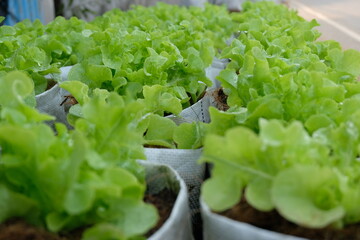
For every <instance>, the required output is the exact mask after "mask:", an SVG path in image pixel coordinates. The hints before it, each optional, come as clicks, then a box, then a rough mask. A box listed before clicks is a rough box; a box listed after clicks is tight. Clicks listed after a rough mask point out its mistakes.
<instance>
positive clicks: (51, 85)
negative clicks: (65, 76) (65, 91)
mask: <svg viewBox="0 0 360 240" xmlns="http://www.w3.org/2000/svg"><path fill="white" fill-rule="evenodd" d="M55 85H56V81H54V80H49V81H48V82H47V86H46V90H49V89H51V88H52V87H53V86H55Z"/></svg>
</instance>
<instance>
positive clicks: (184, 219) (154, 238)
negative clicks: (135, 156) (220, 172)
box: [139, 160, 193, 240]
mask: <svg viewBox="0 0 360 240" xmlns="http://www.w3.org/2000/svg"><path fill="white" fill-rule="evenodd" d="M139 162H140V163H141V164H142V165H143V166H144V167H145V169H146V182H147V187H148V189H147V194H156V193H159V192H160V191H162V190H164V189H168V190H170V191H173V192H174V193H177V198H176V200H175V204H174V206H173V209H172V211H171V214H170V216H169V218H168V219H167V220H166V221H165V222H164V224H163V225H162V226H161V227H160V228H159V229H158V230H157V231H156V232H155V233H153V234H152V235H151V236H150V237H149V238H148V239H149V240H164V239H172V240H193V237H192V229H191V221H190V213H189V206H188V194H187V189H186V185H185V183H184V181H183V180H182V179H181V177H180V176H179V174H178V173H176V171H175V170H173V169H172V168H171V167H169V166H166V165H160V164H156V163H151V162H148V161H143V160H139Z"/></svg>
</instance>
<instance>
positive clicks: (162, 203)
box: [144, 189, 177, 237]
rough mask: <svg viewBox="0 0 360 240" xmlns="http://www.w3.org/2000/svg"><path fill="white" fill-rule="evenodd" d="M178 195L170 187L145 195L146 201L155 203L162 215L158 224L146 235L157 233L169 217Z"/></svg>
mask: <svg viewBox="0 0 360 240" xmlns="http://www.w3.org/2000/svg"><path fill="white" fill-rule="evenodd" d="M176 197H177V194H175V193H174V192H172V191H170V190H168V189H163V190H162V191H160V192H159V193H157V194H146V195H145V198H144V201H145V202H146V203H150V204H153V205H154V206H155V207H156V208H157V210H158V213H159V217H160V218H159V221H158V223H157V224H156V226H155V227H154V228H153V229H151V230H150V231H149V232H148V233H147V234H146V235H145V236H146V237H150V236H151V235H152V234H153V233H155V232H156V231H157V230H158V229H159V228H160V227H161V226H162V225H163V224H164V223H165V221H166V220H167V219H168V218H169V216H170V214H171V211H172V209H173V207H174V205H175V201H176Z"/></svg>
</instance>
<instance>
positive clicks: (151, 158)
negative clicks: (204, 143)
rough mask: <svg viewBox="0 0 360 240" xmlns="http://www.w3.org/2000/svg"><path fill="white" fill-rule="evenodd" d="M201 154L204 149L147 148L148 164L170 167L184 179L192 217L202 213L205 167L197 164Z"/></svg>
mask: <svg viewBox="0 0 360 240" xmlns="http://www.w3.org/2000/svg"><path fill="white" fill-rule="evenodd" d="M201 153H202V149H166V148H145V156H146V159H147V161H148V162H152V163H158V164H164V165H167V166H170V167H172V168H173V169H174V170H175V171H176V172H177V173H178V174H179V175H180V177H181V178H182V179H184V181H185V183H186V186H187V188H188V190H189V203H190V209H191V215H192V216H195V215H196V214H198V213H199V212H200V205H199V197H200V188H201V184H202V182H203V181H204V176H205V165H204V164H201V165H200V164H198V163H197V160H198V159H199V158H200V155H201Z"/></svg>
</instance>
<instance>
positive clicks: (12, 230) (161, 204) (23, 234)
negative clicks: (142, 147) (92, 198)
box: [0, 189, 177, 240]
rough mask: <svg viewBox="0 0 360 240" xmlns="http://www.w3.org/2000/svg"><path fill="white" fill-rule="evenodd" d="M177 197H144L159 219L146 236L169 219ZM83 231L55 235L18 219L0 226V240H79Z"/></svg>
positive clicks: (169, 194) (167, 194) (167, 193)
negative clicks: (152, 206)
mask: <svg viewBox="0 0 360 240" xmlns="http://www.w3.org/2000/svg"><path fill="white" fill-rule="evenodd" d="M176 197H177V195H176V194H175V193H173V192H172V191H169V190H167V189H165V190H162V191H161V192H159V193H158V194H153V195H150V194H147V195H145V198H144V201H145V202H147V203H150V204H153V205H155V207H156V208H157V209H158V212H159V215H160V219H159V221H158V223H157V225H156V226H155V227H154V228H153V229H151V230H150V231H149V232H148V233H147V234H146V236H147V237H149V236H151V235H152V234H153V233H154V232H156V231H157V230H158V229H159V228H160V227H161V226H162V225H163V224H164V222H165V221H166V220H167V219H168V218H169V216H170V214H171V211H172V208H173V206H174V204H175V201H176ZM84 230H85V229H84V228H81V229H76V230H74V231H71V232H69V233H64V234H55V233H51V232H48V231H46V230H45V229H42V228H39V227H35V226H32V225H30V224H28V223H26V222H25V221H23V220H20V219H11V220H8V221H6V222H5V223H2V224H0V240H80V239H81V236H82V233H83V231H84Z"/></svg>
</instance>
